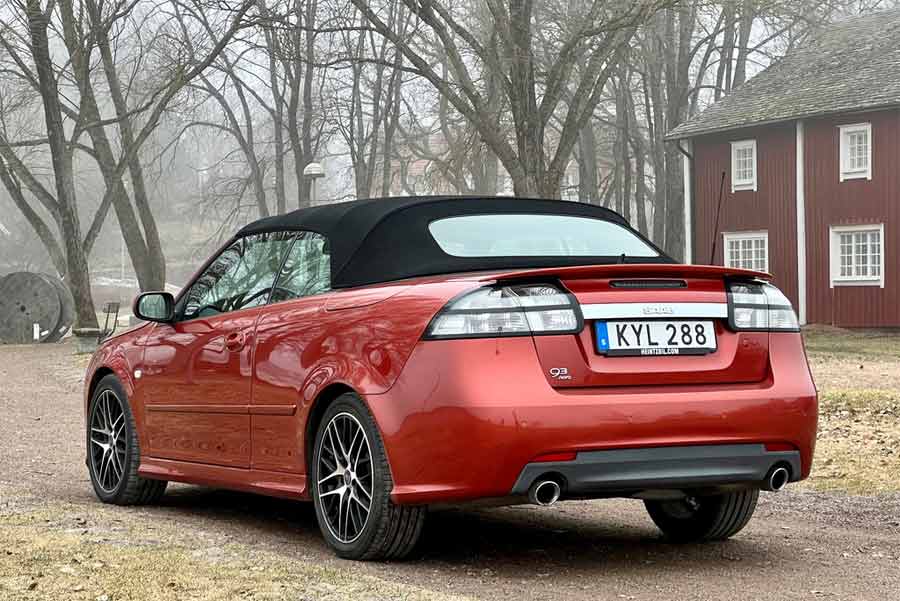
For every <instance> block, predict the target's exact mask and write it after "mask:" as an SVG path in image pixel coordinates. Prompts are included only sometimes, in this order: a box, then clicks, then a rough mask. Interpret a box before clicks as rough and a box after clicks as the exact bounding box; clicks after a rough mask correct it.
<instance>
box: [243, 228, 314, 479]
mask: <svg viewBox="0 0 900 601" xmlns="http://www.w3.org/2000/svg"><path fill="white" fill-rule="evenodd" d="M330 273H331V263H330V255H329V253H328V245H327V241H326V239H325V238H324V237H323V236H321V235H319V234H316V233H313V232H300V233H299V234H298V236H297V239H296V240H295V241H294V244H293V246H292V247H291V249H290V251H289V252H288V255H287V258H286V259H285V261H284V266H283V268H282V270H281V273H280V275H279V277H278V282H277V284H276V286H275V289H274V291H273V293H272V299H271V302H270V304H269V306H267V307H266V308H265V309H264V310H263V311H262V313H261V315H260V317H259V321H258V322H257V326H256V340H255V343H256V353H255V356H254V364H255V373H254V379H253V403H252V405H251V410H250V413H251V415H250V426H251V438H252V447H253V451H252V467H253V468H254V469H261V470H270V471H282V472H294V473H304V472H305V468H304V466H305V460H304V432H303V429H302V425H303V424H304V423H305V419H304V418H305V411H306V410H307V409H308V406H309V404H310V402H311V401H312V399H308V398H305V397H304V388H305V387H306V386H307V385H308V384H309V380H310V376H311V375H312V374H310V369H311V368H312V367H313V365H314V364H315V362H316V360H317V359H318V358H319V357H320V356H321V352H322V351H321V347H322V345H323V343H324V341H325V336H326V331H325V327H324V324H323V323H322V320H321V316H322V312H323V311H324V303H325V299H326V295H325V294H324V293H326V292H328V291H329V290H330V287H331V277H330ZM312 379H314V376H313V378H312ZM313 388H314V385H313Z"/></svg>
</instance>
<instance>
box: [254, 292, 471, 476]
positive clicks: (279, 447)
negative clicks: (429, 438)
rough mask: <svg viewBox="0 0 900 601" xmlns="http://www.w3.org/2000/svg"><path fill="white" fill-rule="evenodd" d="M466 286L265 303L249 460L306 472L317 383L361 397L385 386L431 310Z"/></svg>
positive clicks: (272, 467) (263, 465)
mask: <svg viewBox="0 0 900 601" xmlns="http://www.w3.org/2000/svg"><path fill="white" fill-rule="evenodd" d="M468 287H472V284H471V283H432V284H423V285H421V286H418V287H416V286H412V287H408V288H407V289H405V290H402V291H400V292H399V293H397V294H387V295H384V297H383V298H381V300H380V302H378V303H371V302H370V301H371V299H372V298H373V296H376V295H374V293H373V292H372V291H371V290H360V291H359V292H356V291H338V292H332V293H328V294H323V295H320V296H314V297H307V298H301V299H296V300H292V301H287V302H283V303H278V304H275V305H271V306H268V307H266V308H265V309H264V310H263V312H262V314H261V315H260V319H259V322H258V323H257V329H256V341H257V343H256V344H257V346H256V354H255V367H254V374H253V386H252V389H253V394H252V396H253V401H252V405H251V430H252V433H251V438H252V441H253V442H252V446H253V450H252V466H253V468H254V469H266V470H273V471H287V472H296V473H305V472H306V456H305V455H306V453H305V448H306V447H305V444H304V436H305V432H306V423H307V420H308V419H309V415H310V412H311V411H312V408H313V405H314V403H315V401H316V400H317V399H318V398H319V396H320V394H321V393H322V391H323V390H324V389H325V388H326V387H328V386H330V385H333V384H341V385H344V386H347V387H348V388H350V389H352V390H354V391H356V392H358V393H359V394H361V395H363V396H364V397H366V396H367V395H378V394H382V393H384V392H386V391H387V390H389V389H390V388H391V386H392V385H393V384H394V381H395V380H396V379H397V377H398V376H399V374H400V373H401V370H402V369H403V365H404V364H405V362H406V360H407V358H408V357H409V355H410V353H411V352H412V349H413V348H414V347H415V345H416V343H417V341H418V339H419V338H420V336H421V335H422V332H423V331H424V329H425V326H426V325H427V324H428V322H429V320H430V319H431V317H432V316H433V315H434V313H435V312H437V311H438V310H439V309H440V307H441V306H442V305H443V303H444V302H446V299H448V298H450V297H452V296H453V295H454V294H456V293H457V292H458V291H459V290H461V289H465V288H468ZM354 295H358V296H359V301H360V302H359V304H357V303H356V302H355V300H354ZM328 307H348V308H345V309H336V308H333V309H328Z"/></svg>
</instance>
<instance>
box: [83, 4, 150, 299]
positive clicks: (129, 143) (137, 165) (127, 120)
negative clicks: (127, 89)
mask: <svg viewBox="0 0 900 601" xmlns="http://www.w3.org/2000/svg"><path fill="white" fill-rule="evenodd" d="M90 4H91V5H93V2H91V3H90ZM91 8H92V10H93V6H91ZM96 16H97V18H99V16H100V15H99V13H96ZM95 35H96V38H97V44H98V46H99V48H100V56H101V58H102V59H103V67H104V71H105V72H106V80H107V82H108V83H109V90H110V95H111V96H112V100H113V105H114V106H115V109H116V117H117V118H118V119H119V133H120V134H121V136H122V147H123V148H124V149H126V151H127V149H129V148H131V147H133V146H134V130H133V128H132V123H131V117H130V116H129V110H128V104H127V102H126V100H125V95H124V94H123V93H122V87H121V85H120V82H119V75H118V71H117V69H116V64H115V61H114V60H113V55H112V51H111V49H110V45H109V37H108V33H107V31H105V30H102V29H100V28H99V27H95ZM87 85H90V83H88V84H87ZM128 171H129V175H130V176H131V183H132V187H133V190H132V193H133V195H134V204H135V205H136V206H137V210H138V215H139V216H140V219H141V225H142V226H143V228H144V241H145V248H146V249H147V250H146V252H147V256H146V262H147V272H148V273H147V274H146V275H145V280H146V281H145V282H142V286H141V290H163V289H165V286H166V257H165V254H164V253H163V249H162V242H161V241H160V238H159V230H158V229H157V227H156V219H155V218H154V216H153V211H152V210H151V209H150V201H149V198H148V195H147V187H146V184H145V182H144V170H143V167H142V165H141V160H140V158H139V155H138V154H137V153H133V154H131V159H130V160H129V161H128Z"/></svg>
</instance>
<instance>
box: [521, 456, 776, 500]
mask: <svg viewBox="0 0 900 601" xmlns="http://www.w3.org/2000/svg"><path fill="white" fill-rule="evenodd" d="M790 481H791V472H790V470H788V468H786V467H785V466H783V465H776V466H775V467H773V468H772V469H771V470H769V473H768V474H767V475H766V478H765V480H763V485H762V488H763V490H768V491H772V492H778V491H779V490H782V489H783V488H784V487H785V486H787V485H788V482H790ZM560 496H562V487H561V486H560V485H559V482H557V481H556V480H551V479H549V478H538V479H537V480H535V481H534V484H532V485H531V488H529V489H528V501H529V502H531V503H532V504H534V505H540V506H541V507H549V506H550V505H553V504H554V503H556V502H557V501H559V498H560Z"/></svg>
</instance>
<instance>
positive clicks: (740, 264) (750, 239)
mask: <svg viewBox="0 0 900 601" xmlns="http://www.w3.org/2000/svg"><path fill="white" fill-rule="evenodd" d="M722 237H723V238H724V240H725V243H724V245H723V253H724V254H723V255H722V264H723V265H725V267H736V268H739V269H753V270H755V271H765V272H768V271H769V232H768V231H766V230H762V231H756V232H725V233H723V234H722ZM759 241H762V243H763V244H762V250H763V253H764V254H763V259H762V260H763V264H762V265H761V266H759V265H757V264H756V261H757V259H758V257H757V256H756V251H757V250H758V248H759V246H758V244H757V242H759ZM732 243H735V244H737V245H738V249H737V251H738V258H737V261H736V262H735V261H733V260H732V249H731V246H732ZM748 243H749V244H748ZM748 246H749V248H748ZM745 251H749V252H750V257H749V260H750V266H749V267H748V266H747V265H746V264H745V259H746V257H744V254H743V253H744V252H745Z"/></svg>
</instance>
